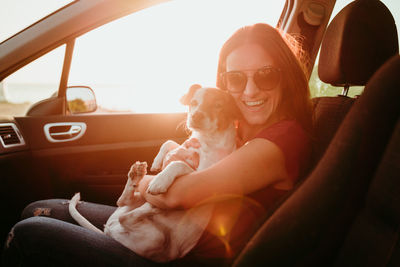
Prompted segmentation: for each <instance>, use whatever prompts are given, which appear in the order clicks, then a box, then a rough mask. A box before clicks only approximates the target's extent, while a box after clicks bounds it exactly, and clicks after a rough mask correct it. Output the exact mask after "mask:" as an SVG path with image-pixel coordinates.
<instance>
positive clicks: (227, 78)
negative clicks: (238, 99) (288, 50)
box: [221, 66, 281, 93]
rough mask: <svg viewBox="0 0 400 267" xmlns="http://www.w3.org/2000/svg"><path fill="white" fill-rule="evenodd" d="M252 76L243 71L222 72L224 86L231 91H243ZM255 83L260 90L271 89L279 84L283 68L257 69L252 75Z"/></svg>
mask: <svg viewBox="0 0 400 267" xmlns="http://www.w3.org/2000/svg"><path fill="white" fill-rule="evenodd" d="M248 77H251V76H250V75H247V74H246V73H244V72H243V71H238V70H234V71H227V72H223V73H221V78H222V83H223V85H224V87H225V88H226V89H227V90H228V91H229V92H231V93H241V92H243V91H244V89H245V88H246V85H247V79H248ZM252 77H253V81H254V83H255V84H256V85H257V87H258V88H259V89H260V90H263V91H270V90H272V89H274V88H276V87H277V86H278V85H279V82H280V80H281V70H280V69H278V68H275V67H271V66H265V67H262V68H259V69H257V70H256V71H255V72H254V74H253V75H252Z"/></svg>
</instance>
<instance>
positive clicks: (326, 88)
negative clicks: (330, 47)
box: [309, 0, 400, 97]
mask: <svg viewBox="0 0 400 267" xmlns="http://www.w3.org/2000/svg"><path fill="white" fill-rule="evenodd" d="M350 2H352V1H351V0H337V1H336V4H335V8H334V9H333V11H332V15H331V20H332V19H333V18H334V17H335V16H336V14H337V13H338V12H339V11H340V10H341V9H342V8H344V7H345V6H346V5H348V4H349V3H350ZM381 2H383V3H384V4H385V5H386V6H387V8H388V9H389V10H390V12H391V13H392V15H393V17H394V20H395V22H396V25H400V1H398V0H381ZM399 30H400V29H399V27H397V32H398V34H397V37H399V36H400V35H399ZM317 64H318V58H317V60H316V61H315V65H314V68H313V70H312V73H311V77H310V82H309V85H310V92H311V96H312V97H319V96H336V95H338V94H341V93H342V90H343V87H335V86H332V85H330V84H326V83H324V82H322V81H321V80H320V79H319V77H318V65H317ZM363 90H364V86H352V87H350V90H349V93H348V96H350V97H355V96H358V95H360V94H361V93H362V91H363Z"/></svg>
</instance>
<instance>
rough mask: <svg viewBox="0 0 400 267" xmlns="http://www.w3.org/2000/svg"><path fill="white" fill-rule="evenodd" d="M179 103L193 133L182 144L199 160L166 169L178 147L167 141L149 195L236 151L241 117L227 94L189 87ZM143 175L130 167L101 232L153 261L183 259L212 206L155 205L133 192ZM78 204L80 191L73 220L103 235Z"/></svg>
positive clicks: (142, 166) (140, 165)
mask: <svg viewBox="0 0 400 267" xmlns="http://www.w3.org/2000/svg"><path fill="white" fill-rule="evenodd" d="M181 102H182V103H183V104H184V105H188V106H189V112H188V115H187V120H186V125H187V128H188V129H189V130H191V136H190V137H189V139H188V140H187V141H185V142H184V144H183V145H182V146H183V148H184V149H187V150H189V151H191V152H192V155H197V156H198V157H194V159H193V158H188V159H185V160H186V161H171V162H170V163H169V164H168V165H166V166H165V168H164V166H163V163H165V160H166V159H167V158H168V155H171V154H172V153H174V152H175V151H176V150H177V149H180V148H182V146H180V145H179V144H177V143H176V142H174V141H167V142H165V143H164V144H163V145H162V146H161V148H160V151H159V153H158V154H157V156H156V157H155V159H154V161H153V164H152V167H151V170H152V171H160V172H159V173H158V174H157V175H156V176H155V177H154V178H153V179H152V181H151V182H150V183H149V185H148V188H147V192H148V193H151V194H160V193H164V192H166V191H167V190H168V188H169V186H170V185H171V184H172V183H173V182H174V180H175V179H176V178H177V177H179V176H182V175H185V174H188V173H190V172H193V171H195V170H203V169H205V168H207V167H209V166H211V165H212V164H214V163H216V162H217V161H219V160H221V159H222V158H224V157H225V156H227V155H229V154H230V153H232V152H233V151H234V150H235V149H236V129H235V121H236V120H237V119H239V118H240V116H241V113H240V110H239V109H238V107H237V106H236V104H235V102H234V99H233V98H232V96H231V95H229V93H227V92H226V91H223V90H220V89H217V88H202V87H201V86H199V85H193V86H192V87H191V88H190V90H189V92H188V93H187V94H186V95H185V96H184V97H183V98H182V99H181ZM190 143H192V144H193V143H194V144H197V146H196V145H190ZM188 144H189V145H188ZM146 171H147V164H146V162H136V163H134V164H133V165H132V166H131V168H130V171H129V173H128V181H127V183H126V185H125V188H124V191H123V193H122V195H121V196H120V198H119V199H118V201H117V206H118V208H117V209H116V211H115V212H114V213H113V214H112V215H111V216H110V218H109V219H108V221H107V223H106V224H105V227H104V233H105V234H106V235H109V236H111V237H112V238H114V239H115V240H117V241H119V242H120V243H122V244H123V245H124V246H126V247H128V248H129V249H131V250H132V251H134V252H135V253H137V254H138V255H141V256H143V257H145V258H148V259H150V260H153V261H156V262H167V261H171V260H174V259H178V258H181V257H183V256H185V255H186V254H187V253H188V252H189V251H190V250H191V249H192V248H193V247H194V246H195V245H196V243H197V242H198V240H199V238H200V237H201V235H202V233H203V231H204V230H205V228H206V226H207V224H208V222H209V220H210V217H211V212H212V210H213V205H212V204H204V205H199V206H198V207H195V208H192V209H191V210H189V211H185V210H162V209H159V208H156V207H154V206H153V205H152V204H150V203H148V202H145V201H144V200H143V198H142V197H141V196H140V193H139V192H138V191H137V186H138V183H139V182H140V180H141V179H142V178H143V176H144V175H146ZM79 200H80V194H79V193H77V194H75V196H74V197H73V198H72V199H71V201H70V204H69V211H70V214H71V216H72V217H73V218H74V219H75V220H76V221H77V222H78V223H79V224H80V225H82V226H83V227H86V228H88V229H92V230H94V231H96V232H99V233H103V232H102V231H100V230H99V229H97V228H96V227H95V226H93V225H92V224H91V223H90V222H89V221H87V220H86V218H84V217H83V216H82V215H81V214H79V212H78V211H77V210H76V205H77V203H78V202H79Z"/></svg>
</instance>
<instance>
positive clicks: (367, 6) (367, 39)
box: [318, 0, 399, 86]
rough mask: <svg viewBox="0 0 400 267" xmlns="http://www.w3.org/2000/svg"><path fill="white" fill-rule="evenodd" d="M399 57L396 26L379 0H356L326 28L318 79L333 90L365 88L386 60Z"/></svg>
mask: <svg viewBox="0 0 400 267" xmlns="http://www.w3.org/2000/svg"><path fill="white" fill-rule="evenodd" d="M398 53H399V44H398V37H397V29H396V24H395V22H394V19H393V16H392V14H391V13H390V11H389V10H388V9H387V7H386V6H385V5H384V4H383V3H381V2H380V1H379V0H356V1H354V2H352V3H350V4H349V5H347V6H346V7H344V8H343V9H342V10H341V11H340V12H339V13H338V14H337V15H336V17H335V18H334V19H333V20H332V22H331V23H330V25H329V26H328V28H327V30H326V33H325V37H324V39H323V41H322V45H321V52H320V58H319V64H318V75H319V77H320V79H321V80H322V81H323V82H325V83H330V84H332V85H334V86H344V85H349V86H352V85H365V84H366V83H367V81H368V80H369V78H370V77H371V76H372V74H373V73H374V72H375V71H376V70H377V69H378V68H379V67H380V66H381V65H382V64H383V63H384V62H385V61H387V60H388V59H389V58H390V57H392V56H393V55H395V54H398Z"/></svg>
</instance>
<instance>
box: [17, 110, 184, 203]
mask: <svg viewBox="0 0 400 267" xmlns="http://www.w3.org/2000/svg"><path fill="white" fill-rule="evenodd" d="M184 121H185V114H183V113H176V114H104V115H103V114H90V115H78V116H50V117H49V116H43V117H18V118H16V122H17V123H18V126H19V127H20V129H21V132H22V133H23V134H24V136H25V138H26V142H27V143H28V145H29V148H30V153H31V157H32V166H33V167H32V174H31V177H32V179H36V180H38V181H41V184H47V186H46V187H47V188H46V189H45V190H44V189H43V188H41V186H40V185H38V186H36V188H35V190H36V191H38V192H39V193H38V194H39V195H40V196H41V197H42V198H43V197H66V198H70V197H71V196H72V194H73V193H74V192H76V191H80V192H81V193H82V198H83V199H85V200H88V201H97V202H102V203H107V204H114V203H115V201H116V199H117V198H118V196H119V194H120V193H121V191H122V189H123V186H124V184H125V182H126V179H127V176H126V174H127V172H128V170H129V167H130V165H131V164H132V163H133V162H135V161H137V160H140V161H147V162H148V164H149V165H150V164H151V163H152V160H153V158H154V157H155V155H156V153H157V152H158V149H159V147H160V146H161V144H162V143H163V142H165V141H166V140H168V139H172V140H175V141H177V142H182V141H183V140H184V139H185V138H186V136H187V133H186V131H185V127H184V124H183V123H182V122H184ZM51 123H53V125H54V123H65V124H69V123H72V125H77V123H84V124H85V125H86V130H85V132H84V134H83V135H82V136H81V137H80V138H78V139H75V140H72V141H68V142H50V141H49V140H48V138H46V134H45V126H46V125H48V124H51Z"/></svg>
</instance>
